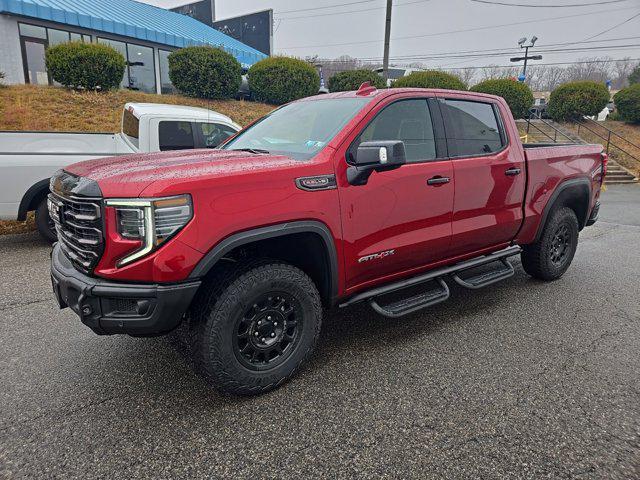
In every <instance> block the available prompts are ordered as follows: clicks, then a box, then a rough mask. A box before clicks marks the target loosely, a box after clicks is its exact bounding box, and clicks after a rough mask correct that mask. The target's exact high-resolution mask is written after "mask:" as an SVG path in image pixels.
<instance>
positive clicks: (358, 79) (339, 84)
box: [329, 69, 385, 92]
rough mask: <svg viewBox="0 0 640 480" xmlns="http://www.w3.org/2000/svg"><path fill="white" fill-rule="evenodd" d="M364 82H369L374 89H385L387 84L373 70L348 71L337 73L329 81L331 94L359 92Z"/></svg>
mask: <svg viewBox="0 0 640 480" xmlns="http://www.w3.org/2000/svg"><path fill="white" fill-rule="evenodd" d="M364 82H369V83H370V84H371V85H372V86H373V87H376V88H384V86H385V83H384V80H383V79H382V77H381V76H380V75H378V74H377V73H376V72H373V71H371V70H366V69H362V70H347V71H346V72H339V73H336V74H335V75H334V76H332V77H331V78H330V79H329V91H330V92H348V91H350V90H357V89H358V88H360V85H362V84H363V83H364Z"/></svg>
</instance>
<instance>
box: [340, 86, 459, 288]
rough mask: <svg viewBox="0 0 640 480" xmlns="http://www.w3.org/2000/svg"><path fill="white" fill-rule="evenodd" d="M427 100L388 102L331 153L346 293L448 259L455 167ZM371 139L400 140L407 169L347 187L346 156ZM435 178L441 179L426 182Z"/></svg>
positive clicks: (392, 99) (376, 174) (437, 115)
mask: <svg viewBox="0 0 640 480" xmlns="http://www.w3.org/2000/svg"><path fill="white" fill-rule="evenodd" d="M403 96H404V97H405V98H403ZM431 100H432V101H428V99H427V98H416V97H415V94H414V95H413V96H412V95H407V94H399V95H394V96H391V97H388V98H387V99H385V100H384V101H383V102H381V104H380V105H378V106H376V107H375V108H374V109H373V110H372V111H371V112H369V114H368V115H367V116H366V117H365V118H364V119H363V120H362V121H361V123H360V124H359V125H358V127H357V128H356V129H355V131H354V132H353V133H352V135H351V136H350V138H349V139H348V141H347V142H345V144H346V145H343V146H342V147H341V148H340V149H338V151H337V152H336V155H338V162H337V173H338V175H337V178H338V191H339V196H340V208H341V213H342V223H343V238H344V258H345V272H346V278H345V284H346V288H347V293H352V292H354V291H355V290H356V289H359V288H364V287H365V286H371V285H373V284H374V283H376V282H382V281H387V280H390V279H392V278H395V277H398V276H401V275H403V274H408V273H409V272H412V271H415V270H418V269H420V268H422V267H424V266H426V265H427V264H429V263H432V262H436V261H438V260H441V259H443V258H446V256H447V250H448V247H449V242H450V238H451V210H452V206H453V192H454V188H453V167H452V163H451V161H450V160H449V159H447V158H446V152H445V151H444V150H443V149H442V148H443V146H444V138H443V136H444V129H443V127H442V119H441V116H440V113H439V108H438V105H437V102H434V101H433V99H431ZM373 140H402V141H403V142H404V144H405V150H406V157H407V164H406V165H403V166H401V167H400V168H398V169H395V170H391V171H386V172H374V173H373V174H372V175H371V176H370V177H369V179H368V182H367V184H366V185H360V186H355V185H350V184H349V183H348V181H347V179H346V174H345V171H346V169H347V167H348V161H349V159H350V158H351V159H352V158H354V157H353V156H354V155H355V153H356V151H357V146H358V145H359V143H360V142H363V141H373ZM436 178H440V179H441V180H440V181H437V182H433V180H432V181H431V182H429V180H430V179H436ZM443 179H445V180H443ZM446 179H448V181H447V180H446Z"/></svg>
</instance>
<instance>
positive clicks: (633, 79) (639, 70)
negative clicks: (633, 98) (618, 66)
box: [629, 65, 640, 85]
mask: <svg viewBox="0 0 640 480" xmlns="http://www.w3.org/2000/svg"><path fill="white" fill-rule="evenodd" d="M634 83H640V65H638V66H637V67H636V68H634V69H633V72H631V75H629V84H630V85H633V84H634Z"/></svg>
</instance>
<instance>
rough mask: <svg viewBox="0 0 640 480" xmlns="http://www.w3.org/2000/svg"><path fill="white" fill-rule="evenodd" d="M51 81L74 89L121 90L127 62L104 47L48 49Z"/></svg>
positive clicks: (76, 44) (86, 45) (70, 45)
mask: <svg viewBox="0 0 640 480" xmlns="http://www.w3.org/2000/svg"><path fill="white" fill-rule="evenodd" d="M45 62H46V65H47V70H48V72H49V74H50V75H51V77H52V78H53V79H54V80H55V81H56V82H59V83H61V84H62V85H64V86H65V87H71V88H83V89H85V90H98V89H100V90H110V89H112V88H117V87H119V86H120V82H121V81H122V77H123V75H124V69H125V67H126V62H125V60H124V57H123V56H122V54H121V53H120V52H118V51H117V50H116V49H114V48H113V47H110V46H109V45H104V44H101V43H82V42H67V43H61V44H59V45H55V46H53V47H50V48H47V51H46V52H45Z"/></svg>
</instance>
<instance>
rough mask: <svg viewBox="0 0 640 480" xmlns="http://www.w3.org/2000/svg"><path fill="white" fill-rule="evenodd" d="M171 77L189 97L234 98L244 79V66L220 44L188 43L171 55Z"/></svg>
mask: <svg viewBox="0 0 640 480" xmlns="http://www.w3.org/2000/svg"><path fill="white" fill-rule="evenodd" d="M169 78H170V79H171V83H173V86H174V87H176V88H177V89H178V91H179V92H180V93H182V94H184V95H187V96H188V97H196V98H208V99H224V98H233V97H235V96H236V94H237V93H238V89H239V88H240V82H242V66H241V65H240V63H239V62H238V60H236V59H235V57H234V56H233V55H231V54H230V53H227V52H225V51H224V50H221V49H219V48H214V47H210V46H201V47H185V48H182V49H180V50H176V51H175V52H172V53H171V54H170V55H169Z"/></svg>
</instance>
